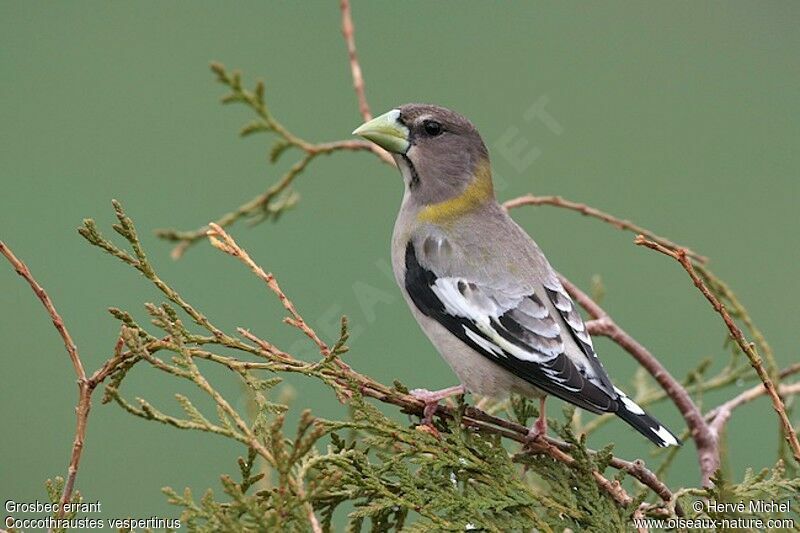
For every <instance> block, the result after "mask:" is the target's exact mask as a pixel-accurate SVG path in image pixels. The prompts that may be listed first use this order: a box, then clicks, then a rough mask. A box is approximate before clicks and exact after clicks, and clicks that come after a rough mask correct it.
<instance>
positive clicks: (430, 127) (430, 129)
mask: <svg viewBox="0 0 800 533" xmlns="http://www.w3.org/2000/svg"><path fill="white" fill-rule="evenodd" d="M422 129H424V130H425V133H427V134H428V135H430V136H431V137H436V136H437V135H441V134H442V133H443V132H444V128H443V127H442V125H441V124H440V123H438V122H436V121H435V120H426V121H425V122H423V123H422Z"/></svg>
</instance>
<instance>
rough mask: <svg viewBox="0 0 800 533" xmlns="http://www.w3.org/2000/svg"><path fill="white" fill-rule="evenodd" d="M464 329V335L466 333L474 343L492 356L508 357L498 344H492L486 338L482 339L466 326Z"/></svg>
mask: <svg viewBox="0 0 800 533" xmlns="http://www.w3.org/2000/svg"><path fill="white" fill-rule="evenodd" d="M463 327H464V333H466V335H467V337H469V338H470V339H471V340H472V342H474V343H475V344H477V345H478V346H480V347H481V348H483V349H484V350H486V351H487V352H489V353H490V354H492V355H494V356H495V357H506V354H504V353H503V350H502V349H501V348H499V347H498V346H497V345H496V344H492V343H491V342H489V341H488V340H486V339H485V338H483V337H481V336H480V335H478V334H477V333H475V332H474V331H472V330H471V329H469V328H468V327H467V326H466V325H465V326H463Z"/></svg>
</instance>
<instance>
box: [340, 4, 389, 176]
mask: <svg viewBox="0 0 800 533" xmlns="http://www.w3.org/2000/svg"><path fill="white" fill-rule="evenodd" d="M339 8H340V9H341V11H342V36H343V37H344V42H345V44H346V45H347V55H348V57H349V59H350V74H351V75H352V76H353V88H354V89H355V91H356V99H357V100H358V112H359V113H361V118H362V119H364V122H367V121H368V120H371V119H372V113H371V112H370V110H369V103H368V102H367V93H366V90H365V88H364V76H363V75H362V74H361V64H360V63H359V62H358V52H357V51H356V38H355V27H354V26H353V16H352V13H351V11H350V0H341V1H340V2H339ZM370 146H372V147H373V148H372V151H373V152H375V155H377V156H378V157H380V158H381V160H382V161H383V162H385V163H388V164H390V165H394V164H395V163H394V159H393V158H392V156H391V155H390V154H389V152H387V151H386V150H384V149H383V148H381V147H380V146H376V145H374V144H371V143H370Z"/></svg>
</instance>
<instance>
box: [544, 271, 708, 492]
mask: <svg viewBox="0 0 800 533" xmlns="http://www.w3.org/2000/svg"><path fill="white" fill-rule="evenodd" d="M559 277H560V279H561V283H562V284H563V285H564V288H565V289H566V290H567V292H568V293H569V294H570V295H571V296H572V297H573V298H574V299H575V301H576V302H578V304H579V305H580V306H581V307H583V308H584V309H585V310H586V312H587V313H589V316H591V317H592V318H593V319H594V320H592V321H590V322H588V323H587V330H588V331H589V333H590V334H592V335H603V336H605V337H608V338H609V339H611V340H612V341H614V342H615V343H616V344H617V345H619V346H620V347H621V348H622V349H623V350H625V351H626V352H628V353H629V354H630V355H632V356H633V358H634V359H636V361H637V362H638V363H639V364H640V365H642V366H643V367H644V368H645V370H647V371H648V373H650V375H651V376H653V379H655V380H656V381H657V382H658V384H659V385H661V387H662V388H663V389H664V391H665V392H666V394H667V395H668V396H669V397H670V399H672V402H673V403H674V404H675V406H676V407H677V408H678V410H679V411H680V412H681V415H683V419H684V420H685V421H686V425H687V426H688V427H689V430H690V435H691V437H692V439H693V440H694V442H695V446H696V447H697V458H698V462H699V463H700V473H701V477H702V482H703V484H708V483H710V480H711V475H712V474H713V473H714V471H715V470H717V468H719V448H718V446H717V439H716V438H715V435H714V434H713V433H712V432H711V430H710V429H709V427H708V424H707V423H706V421H705V420H704V419H703V415H702V413H701V412H700V409H698V407H697V405H695V403H694V401H692V398H691V396H689V393H688V392H687V391H686V389H685V388H684V387H683V385H681V383H680V382H679V381H678V380H676V379H675V378H674V377H673V376H672V374H670V373H669V371H668V370H667V369H666V368H664V365H662V364H661V362H660V361H659V360H658V359H656V358H655V356H653V354H652V353H650V351H649V350H648V349H647V348H645V346H644V345H642V344H641V343H639V342H638V341H637V340H636V339H634V338H633V337H632V336H631V335H630V334H629V333H627V332H626V331H625V330H624V329H622V328H621V327H620V326H619V325H618V324H617V323H616V322H615V321H614V320H613V319H612V318H611V316H609V314H608V313H607V312H606V311H605V310H604V309H603V308H602V307H600V305H598V304H597V302H595V301H594V300H592V299H591V298H590V297H589V295H587V294H586V293H585V292H583V291H582V290H581V289H579V288H578V287H577V286H576V285H575V284H573V283H572V282H571V281H569V280H568V279H566V278H565V277H564V276H559Z"/></svg>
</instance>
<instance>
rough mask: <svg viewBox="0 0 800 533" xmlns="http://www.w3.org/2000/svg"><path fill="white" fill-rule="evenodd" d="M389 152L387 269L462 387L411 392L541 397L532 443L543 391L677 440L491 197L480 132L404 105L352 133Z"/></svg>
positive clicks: (540, 430)
mask: <svg viewBox="0 0 800 533" xmlns="http://www.w3.org/2000/svg"><path fill="white" fill-rule="evenodd" d="M353 133H354V134H355V135H360V136H362V137H364V138H366V139H368V140H370V141H372V142H373V143H375V144H377V145H378V146H381V147H382V148H384V149H386V150H388V151H389V152H390V153H391V154H392V156H393V157H394V160H395V162H396V163H397V166H398V168H399V169H400V173H401V174H402V176H403V181H404V182H405V194H404V195H403V202H402V204H401V206H400V213H399V215H398V217H397V221H396V222H395V226H394V234H393V236H392V266H393V269H394V275H395V278H396V279H397V283H398V284H399V285H400V289H401V291H402V293H403V296H404V297H405V299H406V302H407V303H408V305H409V307H410V308H411V312H412V313H413V315H414V318H416V319H417V322H419V325H420V326H421V327H422V330H423V331H424V332H425V334H426V335H427V336H428V338H429V339H430V340H431V342H432V343H433V344H434V346H435V347H436V348H437V350H438V351H439V353H440V354H441V355H442V357H443V358H444V359H445V361H447V363H448V364H449V365H450V367H451V368H452V369H453V371H454V372H455V373H456V375H457V376H458V379H459V380H460V381H461V385H458V386H455V387H450V388H448V389H443V390H441V391H434V392H431V391H426V390H423V389H418V390H415V391H412V392H413V393H414V395H415V396H417V397H418V398H420V399H421V400H423V401H424V402H425V404H426V408H425V419H426V421H427V422H430V418H431V416H432V415H433V413H434V412H435V411H436V405H437V404H438V402H439V401H440V400H442V399H443V398H446V397H448V396H451V395H454V394H463V393H464V392H472V393H476V394H481V395H486V396H490V397H494V398H502V397H507V396H508V395H509V394H510V393H518V394H521V395H523V396H526V397H532V398H539V399H540V402H541V409H540V416H539V419H538V420H537V421H536V423H535V424H534V426H533V427H532V428H531V431H530V433H529V437H530V438H531V439H535V438H538V437H539V436H541V435H544V434H545V432H546V429H547V425H546V423H547V422H546V421H547V419H546V418H545V414H544V399H545V395H547V394H552V395H554V396H556V397H558V398H561V399H562V400H565V401H567V402H569V403H572V404H574V405H577V406H578V407H582V408H583V409H586V410H587V411H591V412H592V413H615V414H616V415H617V416H619V417H620V418H622V419H623V420H624V421H625V422H627V423H628V424H630V425H631V426H633V427H634V428H635V429H636V430H637V431H639V432H640V433H641V434H643V435H644V436H646V437H647V438H648V439H650V440H651V441H653V442H654V443H655V444H657V445H659V446H662V447H663V446H671V445H679V444H680V443H679V441H678V439H677V438H676V437H675V435H674V434H673V433H672V432H670V431H669V430H668V429H667V428H666V427H664V426H663V425H661V424H660V423H659V422H658V421H657V420H656V419H654V418H653V417H651V416H650V415H648V414H647V413H645V412H644V410H643V409H642V408H641V407H639V406H638V405H637V404H636V403H635V402H634V401H633V400H631V399H630V398H628V396H626V395H625V393H624V392H622V391H621V390H620V389H618V388H616V387H615V386H614V385H613V384H612V383H611V380H610V379H609V377H608V374H606V371H605V370H604V369H603V365H602V364H601V363H600V360H599V359H598V358H597V355H596V354H595V351H594V348H593V346H592V339H591V338H590V337H589V334H588V333H587V331H586V326H585V325H584V323H583V320H582V318H581V316H580V313H579V312H578V310H577V309H576V306H575V304H574V303H573V302H572V300H571V299H570V297H569V295H568V294H567V292H566V291H565V290H564V287H563V286H562V285H561V282H560V281H559V280H558V277H557V276H556V273H555V271H554V270H553V268H552V267H551V266H550V263H548V261H547V259H546V258H545V256H544V254H543V253H542V251H541V250H540V249H539V247H538V246H537V245H536V243H535V242H533V240H532V239H531V238H530V237H529V236H528V235H527V234H526V233H525V231H524V230H522V228H520V227H519V226H518V225H517V224H516V223H515V222H514V221H513V220H512V219H511V217H509V216H508V214H507V213H506V212H505V210H504V209H503V208H502V206H500V205H499V204H498V203H497V201H496V200H495V197H494V189H493V186H492V171H491V167H490V165H489V154H488V151H487V149H486V145H485V144H484V143H483V140H482V139H481V137H480V135H479V134H478V131H477V130H476V129H475V127H474V126H473V125H472V123H470V122H469V121H468V120H467V119H466V118H464V117H462V116H461V115H459V114H457V113H455V112H453V111H450V110H448V109H445V108H442V107H438V106H433V105H423V104H406V105H403V106H400V107H398V108H396V109H392V110H391V111H389V112H388V113H386V114H384V115H381V116H379V117H377V118H374V119H372V120H370V121H368V122H366V123H365V124H363V125H362V126H360V127H359V128H358V129H356V130H355V131H354V132H353Z"/></svg>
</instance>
